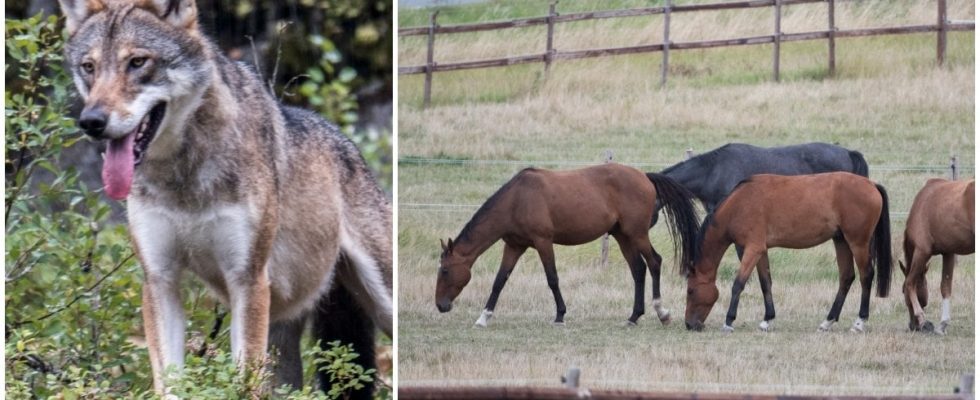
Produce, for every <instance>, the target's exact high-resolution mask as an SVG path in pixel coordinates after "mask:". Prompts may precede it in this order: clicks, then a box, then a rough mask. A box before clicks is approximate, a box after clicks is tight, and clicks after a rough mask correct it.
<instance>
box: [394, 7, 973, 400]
mask: <svg viewBox="0 0 980 400" xmlns="http://www.w3.org/2000/svg"><path fill="white" fill-rule="evenodd" d="M651 4H654V5H655V3H651V2H648V1H628V0H621V1H611V2H597V1H574V0H569V1H563V2H561V3H560V4H559V12H566V13H567V12H572V11H585V10H593V9H599V8H603V9H607V8H608V9H611V8H622V7H638V6H648V5H651ZM973 4H974V3H973V2H969V1H961V0H950V1H949V10H950V11H949V18H951V19H957V20H960V19H973V18H974V14H973ZM825 9H826V6H825V5H812V6H811V5H807V6H792V7H786V13H785V14H784V19H783V29H784V31H786V32H798V31H807V30H818V29H823V24H825V23H826V14H825ZM838 9H839V11H840V14H838V24H839V26H840V27H841V28H842V29H843V28H862V27H874V26H894V25H904V24H926V23H934V21H935V2H934V1H888V2H881V1H874V2H853V3H852V2H840V4H839V5H838ZM544 10H547V2H546V1H491V2H488V3H484V4H478V5H467V6H458V7H450V8H445V9H443V10H442V12H441V14H440V22H441V23H443V24H450V23H465V22H473V21H486V20H500V19H511V18H516V17H524V16H536V15H542V14H543V13H544ZM428 12H429V10H400V13H399V22H400V25H401V26H403V27H404V26H415V25H421V24H424V23H425V21H426V20H427V18H428V17H427V13H428ZM661 21H662V19H661V18H660V17H642V18H627V19H621V20H605V21H596V22H583V23H570V24H561V25H559V26H558V28H557V29H556V47H557V48H559V49H561V50H572V49H585V48H594V47H610V46H629V45H638V44H644V43H657V42H659V41H660V40H661V39H660V34H661V33H662V26H661V25H659V24H660V23H661ZM671 25H672V34H671V36H672V39H673V40H675V41H686V40H701V39H719V38H729V37H740V36H751V35H763V34H767V33H769V32H770V31H771V29H772V13H771V9H763V10H750V11H727V12H710V13H689V14H677V15H675V16H674V17H673V20H672V24H671ZM973 38H974V34H973V32H965V33H951V34H950V38H949V50H948V56H947V65H946V66H945V67H942V68H937V67H936V66H935V42H936V37H935V34H916V35H904V36H887V37H876V38H855V39H839V40H838V42H837V50H838V54H837V71H838V73H837V76H836V77H833V78H829V77H828V76H827V70H826V42H822V41H817V42H800V43H786V44H783V53H782V57H783V63H782V71H783V75H782V76H783V82H781V83H778V84H777V83H771V82H769V81H768V80H769V77H770V75H771V69H770V68H771V51H772V49H771V47H770V46H767V45H762V46H746V47H738V48H723V49H709V50H703V51H676V52H672V53H671V70H670V84H669V87H668V88H667V89H666V90H662V89H660V88H659V87H658V85H659V66H660V55H659V54H656V53H655V54H647V55H635V56H621V57H610V58H600V59H592V60H582V61H570V62H558V63H556V64H554V65H553V66H552V70H551V73H550V75H549V76H548V77H547V78H545V76H544V75H543V74H542V70H543V65H541V64H532V65H524V66H514V67H507V68H495V69H485V70H472V71H461V72H451V73H438V74H436V75H435V79H434V85H433V107H431V108H430V109H428V110H422V109H421V95H422V77H421V75H416V76H401V77H400V79H399V83H398V84H399V100H398V101H399V117H398V123H399V143H398V146H399V159H400V160H402V162H400V163H399V171H398V176H399V181H398V193H399V195H398V197H399V204H400V205H401V207H400V208H399V210H398V230H399V232H398V241H399V254H398V262H399V272H398V274H399V287H398V309H399V316H398V320H399V334H398V336H399V337H398V348H399V351H398V365H399V367H398V369H399V372H398V375H399V384H400V385H420V384H434V385H461V384H479V385H499V384H511V385H513V384H531V385H546V386H557V385H559V384H560V382H559V377H560V376H561V374H562V373H564V371H565V370H566V369H567V368H568V367H570V366H573V365H574V366H579V367H581V368H582V370H583V375H582V384H583V386H584V387H609V388H629V389H640V390H686V391H690V390H696V391H701V392H706V391H737V392H753V393H828V392H830V393H838V394H848V393H862V394H891V393H918V394H924V393H949V392H951V391H952V388H953V387H954V386H955V385H956V384H957V383H958V380H959V377H960V374H962V373H965V372H968V371H973V370H974V365H975V361H974V360H975V357H974V354H975V349H974V336H975V330H974V322H975V318H974V307H975V306H974V289H975V284H974V274H975V269H974V257H973V256H967V257H960V258H959V263H958V266H957V269H956V271H955V273H954V287H953V298H952V311H953V324H952V326H951V328H950V331H949V335H948V336H945V337H940V336H933V335H923V334H911V333H909V332H907V321H908V320H907V312H906V310H905V305H904V301H903V300H902V297H901V289H900V282H901V280H902V278H903V276H902V273H901V272H900V271H899V269H898V267H897V264H896V267H895V272H894V276H895V279H894V281H893V286H892V295H891V296H890V297H889V298H886V299H880V298H873V299H872V302H871V320H870V329H871V331H870V332H869V333H868V334H865V335H853V334H850V333H848V332H847V328H848V327H849V326H850V324H851V322H852V321H853V320H854V318H855V317H856V314H857V305H858V301H859V294H860V289H859V287H858V286H857V285H856V284H855V286H853V287H852V289H851V293H850V296H849V298H848V301H847V302H846V303H845V307H844V311H843V313H842V316H841V321H840V323H839V324H838V325H837V326H835V329H834V331H833V332H831V333H829V334H820V333H817V332H816V327H817V325H818V324H819V323H820V322H821V321H822V320H823V319H824V317H825V316H826V313H827V311H828V310H829V307H830V304H831V302H832V300H833V297H834V294H835V293H836V288H837V275H838V273H837V268H836V264H835V261H834V251H833V246H832V245H831V244H829V243H828V244H824V245H821V246H818V247H816V248H813V249H808V250H786V249H773V250H770V259H771V265H772V274H773V291H774V296H775V300H774V301H775V306H776V313H777V317H776V323H775V324H776V325H775V327H776V331H775V332H773V333H768V334H765V333H760V332H758V331H756V328H755V327H756V325H757V324H758V322H759V320H760V319H761V317H762V314H763V307H762V298H761V294H760V293H759V289H758V284H757V281H756V279H755V278H753V279H752V280H750V283H749V286H748V287H747V288H746V290H745V292H743V295H742V301H741V302H740V308H739V319H738V320H736V322H735V328H736V332H735V333H734V334H732V335H724V334H722V333H720V332H718V328H719V327H720V326H721V324H722V322H723V319H724V312H725V309H726V308H727V305H728V300H729V298H728V297H729V293H730V288H731V284H732V279H733V275H734V272H735V269H736V268H737V260H736V258H735V255H734V251H733V250H731V251H729V254H728V255H727V256H726V258H725V260H724V261H723V263H722V265H721V268H720V273H719V281H718V286H719V289H720V292H721V297H720V299H719V301H718V304H716V306H715V308H714V309H713V310H712V313H711V315H710V316H709V317H708V320H707V321H706V324H707V328H706V331H705V332H702V333H690V332H687V331H686V330H685V329H684V326H683V321H682V317H683V312H684V298H685V297H684V296H685V288H686V286H685V282H684V280H683V279H682V278H681V277H680V276H678V275H677V273H676V262H675V259H674V257H673V256H672V254H671V251H670V250H671V248H672V242H671V241H670V239H669V237H668V236H667V234H666V230H665V228H664V227H663V226H657V227H655V228H654V229H653V230H652V231H651V236H652V240H653V244H654V247H655V248H657V249H658V251H660V252H661V253H662V254H664V256H665V261H664V266H665V271H666V272H665V274H664V277H663V279H662V286H663V294H664V300H665V305H666V306H667V307H668V308H669V309H670V310H671V312H672V314H673V315H674V318H675V322H674V323H673V324H671V325H669V326H666V327H664V326H661V325H660V323H659V322H658V321H656V318H655V316H654V314H653V310H652V308H651V307H650V300H649V299H650V294H649V284H648V285H647V296H646V299H647V300H646V301H647V315H645V316H644V317H643V318H641V319H640V325H639V326H638V327H636V328H631V329H629V328H624V327H623V326H622V325H623V322H625V320H626V317H628V316H629V313H630V310H631V305H632V291H633V289H632V280H631V278H630V277H629V273H628V270H627V267H626V263H625V261H623V259H622V256H621V254H620V253H619V250H618V248H617V247H616V245H615V242H614V241H612V243H611V245H610V258H609V265H608V266H607V267H606V268H602V267H601V266H600V265H599V254H600V246H599V242H598V241H596V242H593V243H590V244H587V245H583V246H577V247H558V248H557V249H556V253H557V255H556V258H557V263H558V273H559V277H560V280H561V288H562V294H563V295H564V297H565V300H566V303H567V305H568V314H567V315H566V322H567V325H566V326H565V327H563V328H557V327H553V326H551V324H550V321H551V319H552V318H553V317H554V311H555V310H554V301H553V300H552V296H551V293H550V291H549V290H548V287H547V284H546V282H545V278H544V273H543V271H542V268H541V263H540V261H539V259H538V258H537V254H536V253H535V252H533V251H529V252H527V253H526V254H525V255H524V257H523V258H522V259H521V262H520V263H519V264H518V266H517V268H516V270H515V272H514V273H513V275H512V276H511V278H510V280H509V282H508V284H507V287H506V288H505V289H504V290H503V292H502V294H501V298H500V301H499V303H498V305H497V309H496V313H495V317H494V319H493V320H492V321H491V323H490V326H489V328H488V329H477V328H473V327H472V324H473V322H474V321H475V320H476V319H477V317H478V316H479V314H480V311H481V310H482V308H483V305H484V303H485V301H486V298H487V296H488V295H489V292H490V286H491V284H492V281H493V278H494V276H495V274H496V271H497V265H498V264H499V261H500V256H501V251H502V249H501V245H500V244H497V245H495V246H494V247H492V248H491V249H490V250H489V251H487V252H486V253H485V254H484V255H483V256H482V257H481V258H480V259H479V260H478V261H477V263H476V264H475V265H474V267H473V279H472V281H471V282H470V284H469V286H468V287H467V288H466V289H465V290H464V291H463V292H462V294H461V295H460V297H459V298H458V299H457V301H456V304H455V307H454V308H453V311H452V312H450V313H447V314H439V313H438V312H437V311H436V308H435V304H434V288H435V280H436V268H437V266H438V259H439V253H440V247H439V244H438V241H439V239H440V238H442V239H445V238H447V237H455V236H456V234H457V233H458V232H459V230H460V229H461V228H462V226H463V225H464V224H465V223H466V221H467V220H468V219H469V217H470V216H471V215H472V213H473V212H474V211H475V210H476V206H478V205H479V204H481V203H482V202H483V201H484V200H485V199H486V198H487V197H488V196H490V195H491V194H492V193H493V192H494V191H495V190H496V189H497V188H499V187H500V186H501V185H503V184H504V183H505V182H506V181H507V180H508V179H510V177H511V176H513V174H514V173H516V172H517V171H519V170H520V169H521V168H524V167H526V166H539V167H546V168H573V165H574V164H577V163H600V162H602V160H603V158H604V154H605V151H606V150H607V149H608V150H611V151H612V152H613V154H614V158H615V160H616V161H619V162H623V163H626V164H633V165H639V166H641V167H642V169H644V170H648V171H656V170H660V169H662V168H663V167H664V166H666V165H669V164H672V163H675V162H678V161H681V160H682V159H683V154H684V151H685V150H686V149H688V148H690V149H693V150H694V151H695V152H698V153H700V152H704V151H708V150H711V149H713V148H716V147H718V146H721V145H724V144H726V143H730V142H744V143H751V144H756V145H763V146H775V145H788V144H796V143H802V142H810V141H822V142H831V143H837V144H840V145H842V146H844V147H848V148H851V149H854V150H858V151H861V152H862V153H863V154H864V155H865V157H866V158H867V160H868V163H869V164H870V165H871V166H872V170H871V177H872V179H874V180H876V181H878V182H880V183H882V184H883V185H885V187H886V188H887V189H888V190H889V195H890V197H891V204H890V206H891V210H892V211H893V212H896V213H897V214H896V215H895V216H894V217H893V219H892V238H893V247H894V249H895V253H894V254H895V256H896V257H900V252H899V249H900V246H899V244H900V242H901V233H902V231H903V230H904V217H903V216H902V215H901V213H902V212H906V211H908V209H909V207H910V205H911V202H912V199H913V197H914V196H915V194H916V192H917V191H918V190H919V188H921V186H922V184H923V183H924V182H925V181H926V180H927V179H928V178H931V177H942V176H944V175H945V174H946V172H943V171H938V170H937V171H914V170H901V169H899V170H895V169H893V168H889V167H896V166H899V167H914V166H943V165H948V163H949V158H950V156H951V155H956V156H957V157H958V159H959V163H960V165H961V166H962V167H963V168H962V169H961V176H962V177H963V178H972V177H973V174H974V170H973V165H974V146H975V142H974V126H975V115H974V107H975V100H974V85H975V83H974V68H975V60H974V39H973ZM543 43H544V34H543V28H541V29H539V28H524V29H512V30H506V31H495V32H484V33H474V34H460V35H439V36H438V38H437V41H436V60H437V61H440V62H449V61H462V60H475V59H483V58H490V57H502V56H508V55H519V54H528V53H532V52H540V51H541V49H542V48H543ZM398 52H399V57H400V61H399V62H400V64H401V65H416V64H419V63H422V62H423V60H424V57H425V47H424V40H423V39H421V38H419V37H412V38H401V39H399V49H398ZM431 158H438V159H452V160H460V164H431V163H427V162H425V161H418V160H420V159H431ZM479 160H497V162H495V163H488V164H483V163H478V162H476V161H479ZM876 167H879V168H876ZM432 204H435V206H432ZM896 260H897V258H896ZM940 266H941V264H940V262H939V260H938V258H937V259H934V260H933V261H932V262H931V268H930V271H929V275H928V278H929V288H930V304H929V306H928V307H926V312H927V315H928V317H929V319H930V320H932V321H934V322H937V321H938V319H939V307H938V305H939V270H940V269H941V268H940ZM647 279H649V278H647Z"/></svg>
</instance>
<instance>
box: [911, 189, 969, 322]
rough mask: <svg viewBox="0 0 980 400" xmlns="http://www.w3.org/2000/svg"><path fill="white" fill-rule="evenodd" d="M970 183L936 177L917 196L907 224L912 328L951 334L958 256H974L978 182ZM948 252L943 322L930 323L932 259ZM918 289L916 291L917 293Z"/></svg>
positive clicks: (945, 270) (942, 286)
mask: <svg viewBox="0 0 980 400" xmlns="http://www.w3.org/2000/svg"><path fill="white" fill-rule="evenodd" d="M973 182H974V181H973V180H972V179H971V180H970V181H947V180H945V179H930V180H929V181H928V182H926V185H925V186H924V187H923V188H922V190H920V191H919V194H917V195H916V196H915V201H914V202H912V209H911V210H910V211H909V219H908V222H907V223H906V224H905V241H904V246H903V247H904V248H905V263H904V264H903V263H899V265H900V266H901V267H902V272H904V273H905V284H904V285H903V286H902V291H903V292H904V294H905V305H906V306H907V307H908V309H909V329H911V330H913V331H919V330H923V331H933V330H935V332H936V333H940V334H945V333H946V327H947V326H949V296H950V292H951V291H952V286H953V266H954V265H955V264H956V255H957V254H973V247H974V236H973V235H974V233H973V221H974V214H973V207H974V206H973V199H974V197H975V195H974V185H973ZM937 254H942V256H943V278H942V283H941V284H940V286H939V291H940V293H941V294H942V295H943V314H942V321H940V323H939V327H938V328H934V327H933V325H932V323H931V322H929V321H926V316H925V312H923V311H922V307H925V306H926V304H927V303H928V301H929V292H928V289H927V288H926V271H927V270H928V269H929V265H928V262H929V258H930V257H932V256H934V255H937ZM912 293H915V294H916V295H915V296H913V295H912Z"/></svg>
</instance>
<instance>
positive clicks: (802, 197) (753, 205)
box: [722, 172, 882, 248]
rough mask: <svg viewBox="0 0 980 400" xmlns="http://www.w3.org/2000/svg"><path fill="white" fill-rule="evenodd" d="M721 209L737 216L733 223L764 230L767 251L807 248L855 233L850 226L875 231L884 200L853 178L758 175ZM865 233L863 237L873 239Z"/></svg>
mask: <svg viewBox="0 0 980 400" xmlns="http://www.w3.org/2000/svg"><path fill="white" fill-rule="evenodd" d="M722 207H723V208H725V209H726V211H725V212H726V213H731V212H735V213H737V217H736V218H734V221H733V223H736V224H744V225H746V226H750V225H757V226H764V227H765V234H766V243H767V246H768V247H787V248H806V247H812V246H815V245H817V244H820V243H823V242H825V241H827V240H829V239H830V238H831V237H833V236H834V235H835V234H836V232H837V231H838V230H851V229H850V225H854V226H856V227H861V228H863V227H866V226H870V227H872V228H873V227H874V226H875V224H874V222H875V221H877V219H878V216H879V213H880V212H881V207H882V199H881V196H880V194H879V193H878V190H877V188H876V187H875V185H874V183H873V182H871V181H870V180H868V179H867V178H864V177H861V176H859V175H855V174H852V173H847V172H829V173H822V174H811V175H793V176H786V175H775V174H759V175H754V176H752V178H750V179H749V180H747V181H745V182H743V183H742V184H741V185H740V186H739V187H738V188H736V189H735V191H734V192H733V193H732V195H731V196H730V197H729V199H728V200H726V201H725V203H723V205H722ZM759 222H763V224H759ZM865 230H867V229H860V231H861V233H860V235H861V236H864V235H870V234H871V232H870V231H868V232H864V231H865ZM759 234H760V233H758V232H756V233H755V235H759ZM757 240H758V239H757Z"/></svg>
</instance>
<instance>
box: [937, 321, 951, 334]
mask: <svg viewBox="0 0 980 400" xmlns="http://www.w3.org/2000/svg"><path fill="white" fill-rule="evenodd" d="M948 327H949V321H942V322H940V323H939V327H937V328H936V333H938V334H940V335H943V336H945V335H946V328H948Z"/></svg>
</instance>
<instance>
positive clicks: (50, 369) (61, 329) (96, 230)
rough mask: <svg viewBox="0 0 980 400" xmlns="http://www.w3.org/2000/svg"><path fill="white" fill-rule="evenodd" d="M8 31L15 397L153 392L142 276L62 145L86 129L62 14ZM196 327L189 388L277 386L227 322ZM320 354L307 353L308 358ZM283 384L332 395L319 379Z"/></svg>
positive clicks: (9, 375) (308, 394)
mask: <svg viewBox="0 0 980 400" xmlns="http://www.w3.org/2000/svg"><path fill="white" fill-rule="evenodd" d="M5 38H6V55H7V60H8V64H7V67H6V68H7V70H6V71H5V73H6V77H7V89H6V91H5V93H4V100H5V109H4V114H5V117H6V118H5V128H6V132H7V135H6V138H5V145H6V150H5V151H6V160H5V173H6V178H7V179H6V187H5V192H4V200H5V203H4V206H5V208H4V211H5V214H4V216H5V222H6V232H5V234H6V247H5V253H4V254H5V264H6V266H5V285H6V286H5V288H6V294H5V298H4V300H5V303H6V307H5V308H6V324H5V326H4V336H5V339H6V345H5V348H4V351H5V366H6V371H5V376H4V379H5V381H6V387H7V393H6V395H7V397H9V398H11V399H24V398H49V397H56V398H64V399H76V398H153V397H154V395H153V393H152V377H151V371H150V367H149V365H150V364H149V356H148V353H147V351H146V349H144V348H143V346H142V344H141V343H142V342H143V338H142V329H141V328H140V323H141V321H142V319H141V317H140V309H139V307H138V305H139V304H140V303H141V289H140V286H141V285H140V278H139V277H141V276H142V274H141V272H140V267H139V265H138V263H137V262H136V260H135V257H134V255H133V253H132V250H131V249H130V246H129V243H128V236H127V234H126V230H125V227H124V226H122V225H113V224H111V223H110V221H109V215H110V208H109V206H108V205H107V204H106V203H104V202H102V201H100V199H99V194H98V192H97V191H96V189H97V188H96V189H93V188H89V187H87V186H86V184H85V183H84V182H83V181H82V180H80V179H79V173H78V171H77V170H76V169H75V168H74V167H72V166H62V165H59V164H60V163H59V161H58V155H59V154H60V153H61V152H63V151H64V150H66V149H68V148H70V147H71V146H73V145H75V144H77V143H78V142H79V140H81V135H80V134H78V133H77V129H76V128H75V122H74V120H73V119H72V118H70V117H68V116H69V115H70V111H69V109H70V106H71V104H72V102H73V101H74V99H73V98H72V95H71V93H72V89H71V80H70V78H69V77H68V76H67V75H66V73H65V71H64V70H63V67H62V51H63V48H62V46H63V43H64V37H63V34H62V31H61V28H60V26H59V24H58V20H57V18H55V17H46V18H45V17H41V16H35V17H32V18H28V19H25V20H6V29H5ZM204 293H205V292H204V290H203V288H202V287H201V286H200V285H192V286H191V287H189V288H186V290H185V292H184V299H186V301H185V309H186V310H187V311H188V314H187V315H188V318H189V319H190V321H191V327H192V328H198V329H200V328H199V327H205V326H210V325H211V324H209V322H212V321H213V319H214V318H215V314H219V315H221V314H220V313H219V312H218V311H219V310H221V307H220V306H218V305H216V304H215V303H214V301H213V300H212V299H210V298H209V297H207V296H206V295H205V294H204ZM190 336H191V337H192V338H195V337H196V338H199V339H203V342H202V343H200V346H198V347H199V348H200V349H202V351H200V353H202V354H203V355H201V356H198V355H195V354H189V356H188V360H187V367H186V369H185V370H184V371H183V373H182V374H181V376H180V377H179V378H178V379H177V380H175V381H174V382H175V390H177V391H178V392H179V393H180V394H182V395H183V396H184V398H222V397H223V398H237V397H238V396H239V395H249V396H251V397H261V398H267V397H269V396H271V393H268V391H262V390H256V388H264V387H266V386H267V385H268V378H269V377H268V376H267V374H253V375H248V374H245V375H243V374H239V373H238V372H237V369H236V368H235V366H234V364H233V363H232V361H231V360H230V357H227V356H226V355H224V354H223V353H221V352H220V351H218V350H214V348H219V347H221V346H224V347H227V342H228V333H227V330H216V331H215V332H213V334H212V335H208V336H205V335H204V334H202V333H201V332H197V331H191V332H190ZM199 341H200V340H199ZM208 341H210V343H209V342H208ZM203 349H207V350H209V351H203ZM344 354H347V353H344ZM314 357H317V355H316V353H307V355H306V358H305V359H306V360H307V362H308V363H311V362H312V359H313V358H314ZM345 357H346V356H345ZM341 370H343V371H347V370H356V368H354V367H342V368H341ZM365 373H367V372H365ZM275 393H276V394H277V396H278V397H279V398H288V399H322V398H325V397H324V394H323V393H319V392H315V391H313V390H312V389H311V388H310V387H305V388H303V389H302V390H298V391H293V392H289V391H288V390H284V389H278V390H275ZM381 396H385V397H387V398H390V393H388V392H383V393H381Z"/></svg>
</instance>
